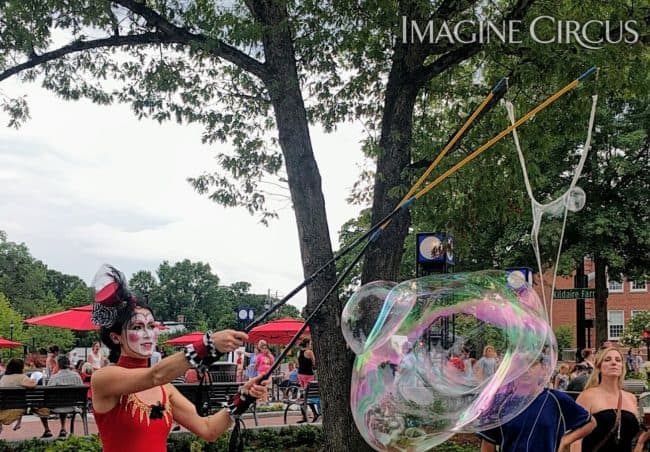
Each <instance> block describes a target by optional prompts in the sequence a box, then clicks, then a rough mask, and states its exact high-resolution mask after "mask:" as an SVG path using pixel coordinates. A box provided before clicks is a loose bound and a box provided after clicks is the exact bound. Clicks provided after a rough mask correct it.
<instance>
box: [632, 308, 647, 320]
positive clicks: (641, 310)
mask: <svg viewBox="0 0 650 452" xmlns="http://www.w3.org/2000/svg"><path fill="white" fill-rule="evenodd" d="M642 312H648V311H647V310H646V309H640V310H633V311H631V314H632V317H631V318H634V316H635V315H637V314H640V313H642Z"/></svg>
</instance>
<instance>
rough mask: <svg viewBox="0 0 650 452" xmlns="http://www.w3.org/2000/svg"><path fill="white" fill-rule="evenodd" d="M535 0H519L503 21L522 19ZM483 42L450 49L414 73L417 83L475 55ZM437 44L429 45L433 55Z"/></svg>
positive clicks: (422, 82)
mask: <svg viewBox="0 0 650 452" xmlns="http://www.w3.org/2000/svg"><path fill="white" fill-rule="evenodd" d="M534 1H535V0H519V1H518V2H517V4H516V5H515V6H513V8H512V9H511V10H510V12H509V13H508V15H507V16H505V17H504V18H503V21H505V22H508V21H511V20H520V19H522V18H523V17H524V16H525V15H526V12H528V9H529V8H530V7H531V6H532V4H533V3H534ZM481 46H482V44H480V43H478V42H471V43H469V44H465V45H463V46H461V47H457V48H456V49H454V50H451V51H449V52H448V53H446V54H444V55H442V56H441V57H440V58H438V59H437V60H436V61H434V62H433V63H431V64H429V65H427V66H424V67H422V68H420V69H418V70H417V71H415V73H414V74H413V79H414V80H415V81H416V82H417V83H421V84H424V83H426V82H428V81H429V80H431V79H432V78H433V77H435V76H436V75H438V74H440V73H441V72H443V71H444V70H445V69H447V68H448V67H450V66H451V65H454V64H457V63H459V62H461V61H463V60H465V59H467V58H469V57H471V56H473V55H475V54H476V53H477V52H478V51H479V50H480V49H481ZM435 49H436V47H435V46H429V47H428V49H427V50H428V51H429V54H430V55H432V54H433V52H434V51H435Z"/></svg>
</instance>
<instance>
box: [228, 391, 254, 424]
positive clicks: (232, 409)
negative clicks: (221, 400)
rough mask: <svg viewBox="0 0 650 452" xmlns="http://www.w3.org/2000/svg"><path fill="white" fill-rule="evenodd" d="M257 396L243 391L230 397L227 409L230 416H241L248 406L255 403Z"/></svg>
mask: <svg viewBox="0 0 650 452" xmlns="http://www.w3.org/2000/svg"><path fill="white" fill-rule="evenodd" d="M255 400H256V399H255V398H254V397H252V396H251V395H249V394H242V393H241V391H240V392H237V393H236V394H235V395H233V396H232V397H231V398H230V401H229V402H228V406H227V410H228V413H229V414H230V417H232V418H236V417H239V416H241V415H242V414H244V413H245V412H246V410H248V408H249V407H250V406H251V405H252V404H254V403H255Z"/></svg>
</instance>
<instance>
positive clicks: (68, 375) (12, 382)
mask: <svg viewBox="0 0 650 452" xmlns="http://www.w3.org/2000/svg"><path fill="white" fill-rule="evenodd" d="M72 356H76V353H75V352H70V353H67V354H66V353H61V351H60V348H59V347H58V346H57V345H52V346H50V347H49V348H48V350H47V355H46V358H45V365H44V366H43V367H42V368H36V367H35V368H31V369H26V366H25V362H24V361H23V360H22V359H20V358H11V359H10V360H9V361H8V363H7V366H6V368H5V367H4V366H2V367H0V387H3V388H9V387H24V388H33V387H36V386H39V385H41V386H70V385H86V386H87V387H88V398H89V399H91V398H92V390H91V388H90V381H91V378H92V374H93V372H95V371H96V370H98V369H101V368H102V367H105V366H107V365H109V361H108V359H107V357H106V356H105V355H104V353H102V351H101V344H100V343H99V342H95V343H94V344H93V345H92V348H91V350H90V351H89V352H88V353H87V356H86V359H76V361H75V362H74V366H72V364H73V363H72V361H71V359H70V358H71V357H72ZM73 410H74V408H73V407H69V408H65V407H64V408H57V409H55V410H48V409H46V408H40V409H38V410H36V411H35V412H34V413H33V414H35V415H37V416H38V417H39V418H40V421H41V423H42V425H43V434H42V436H41V437H42V438H50V437H52V436H53V433H52V431H51V430H50V427H49V418H50V416H51V415H52V414H55V415H58V417H59V421H60V426H61V428H60V430H59V434H58V436H59V438H65V437H66V436H67V435H68V433H67V430H66V428H65V419H66V416H67V415H68V414H70V413H71V412H72V411H73ZM24 414H25V410H23V409H10V410H0V432H2V428H3V427H2V426H3V425H12V424H13V426H12V428H13V429H14V430H18V429H20V427H21V420H22V416H23V415H24Z"/></svg>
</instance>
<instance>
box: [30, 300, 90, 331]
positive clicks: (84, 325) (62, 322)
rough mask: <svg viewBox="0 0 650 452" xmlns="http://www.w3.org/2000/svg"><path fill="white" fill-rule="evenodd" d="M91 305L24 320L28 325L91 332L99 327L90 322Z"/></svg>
mask: <svg viewBox="0 0 650 452" xmlns="http://www.w3.org/2000/svg"><path fill="white" fill-rule="evenodd" d="M92 311H93V305H91V304H89V305H86V306H79V307H76V308H71V309H67V310H65V311H60V312H53V313H52V314H45V315H41V316H38V317H32V318H31V319H27V320H25V323H29V324H30V325H43V326H53V327H55V328H65V329H68V330H74V331H92V330H98V329H99V327H98V326H97V325H95V324H94V323H92V322H91V321H90V315H91V314H92Z"/></svg>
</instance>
